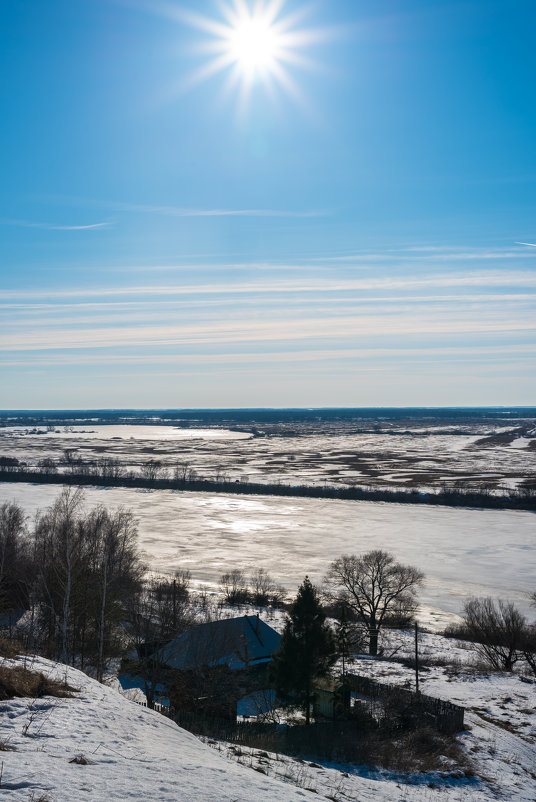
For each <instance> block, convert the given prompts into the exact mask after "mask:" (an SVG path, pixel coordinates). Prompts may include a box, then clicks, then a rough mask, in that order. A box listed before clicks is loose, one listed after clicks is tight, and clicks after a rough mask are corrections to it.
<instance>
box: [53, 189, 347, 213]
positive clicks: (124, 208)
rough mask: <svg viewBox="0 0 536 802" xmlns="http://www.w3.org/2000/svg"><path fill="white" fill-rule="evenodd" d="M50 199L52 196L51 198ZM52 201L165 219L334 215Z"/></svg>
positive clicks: (73, 199)
mask: <svg viewBox="0 0 536 802" xmlns="http://www.w3.org/2000/svg"><path fill="white" fill-rule="evenodd" d="M49 197H50V196H49ZM51 200H60V201H62V202H68V203H75V204H77V205H80V206H91V207H94V206H100V207H104V208H106V209H110V210H112V211H115V212H134V213H141V214H157V215H162V216H164V217H291V218H309V217H312V218H314V217H328V216H330V215H331V214H332V212H331V211H327V210H305V211H293V210H287V209H226V208H216V209H200V208H192V207H188V206H169V205H165V204H164V205H161V204H150V203H124V202H122V201H110V200H101V199H92V198H77V197H69V196H64V195H61V196H58V195H56V196H52V197H51Z"/></svg>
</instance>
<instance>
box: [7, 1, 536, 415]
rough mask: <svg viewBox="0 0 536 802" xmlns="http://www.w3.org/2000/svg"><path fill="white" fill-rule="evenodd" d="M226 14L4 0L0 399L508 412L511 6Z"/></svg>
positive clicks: (519, 75)
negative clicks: (231, 51) (277, 64)
mask: <svg viewBox="0 0 536 802" xmlns="http://www.w3.org/2000/svg"><path fill="white" fill-rule="evenodd" d="M242 2H244V0H242ZM229 5H231V3H230V2H224V1H222V2H221V3H217V2H210V1H208V0H207V2H202V0H197V2H195V3H194V2H186V0H185V2H175V0H162V2H160V0H151V2H148V0H147V2H145V0H122V1H121V2H119V0H77V2H72V0H48V2H47V3H27V2H22V0H13V2H10V3H5V4H4V5H3V7H2V19H1V29H0V37H1V41H0V82H1V86H2V109H3V114H2V117H3V122H2V126H1V128H0V146H1V147H0V153H1V159H2V169H1V175H2V181H1V182H0V237H1V243H2V247H1V255H0V271H1V277H0V319H1V321H2V322H1V326H0V369H1V372H2V377H3V380H2V382H1V384H0V407H1V408H38V407H39V408H69V407H73V408H76V407H85V408H91V407H225V406H228V407H241V406H373V405H379V406H406V405H437V406H443V405H445V406H447V405H448V406H450V405H473V404H474V405H500V404H506V405H508V404H530V403H534V398H535V393H534V390H535V385H536V378H535V377H536V370H535V367H536V366H535V359H534V354H535V350H534V346H535V341H536V336H535V334H536V314H535V307H536V304H535V297H536V247H532V246H531V245H520V244H518V243H520V242H526V243H536V199H535V190H536V146H535V142H536V103H535V99H536V98H535V94H536V92H535V84H534V75H535V74H536V52H535V48H534V46H533V42H534V30H535V23H536V7H535V6H534V3H533V2H532V1H531V2H529V1H528V0H524V1H521V0H508V2H506V1H503V2H495V1H494V0H480V1H479V2H470V1H469V0H468V1H467V2H443V0H433V2H432V0H428V2H425V1H424V0H389V1H388V0H374V2H372V0H370V1H369V2H360V1H359V0H317V2H313V3H305V2H302V1H301V0H287V2H282V3H280V6H281V7H280V9H279V12H278V15H277V17H276V23H279V22H280V21H282V20H283V21H284V20H289V21H290V23H291V24H290V29H291V31H292V32H293V33H295V34H296V35H295V42H294V43H293V44H292V46H289V50H290V51H291V52H290V55H291V57H292V61H291V62H284V64H283V66H284V69H285V72H286V76H287V79H288V81H287V83H284V84H283V83H280V82H279V81H277V80H275V79H274V78H273V77H272V78H270V76H268V75H267V74H265V73H264V72H263V71H260V72H259V73H258V74H256V77H255V80H254V81H253V83H252V86H251V87H250V91H249V94H248V96H247V97H246V98H245V97H244V95H243V93H241V91H240V87H239V86H238V87H237V86H234V87H233V86H231V77H232V76H233V75H235V74H237V75H238V76H239V77H240V67H238V68H235V71H234V72H233V68H229V67H226V68H224V69H222V70H220V71H217V72H214V73H213V74H210V75H208V76H206V77H205V78H204V79H202V74H203V73H206V72H207V71H209V66H210V64H211V61H212V59H213V58H214V51H213V45H214V42H215V41H216V40H215V37H214V35H213V34H212V33H210V31H208V30H206V29H204V28H203V27H202V26H201V27H200V25H198V24H197V23H196V19H194V18H193V17H192V14H193V13H195V14H197V15H202V16H203V17H204V18H205V19H208V20H211V21H216V22H218V21H219V22H222V21H224V19H225V7H228V6H229ZM249 8H250V11H252V12H253V9H254V5H253V4H249ZM194 23H195V24H194Z"/></svg>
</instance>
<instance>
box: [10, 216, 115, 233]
mask: <svg viewBox="0 0 536 802" xmlns="http://www.w3.org/2000/svg"><path fill="white" fill-rule="evenodd" d="M0 225H2V226H15V227H17V228H40V229H43V230H44V231H91V230H95V229H99V228H110V227H111V225H112V224H111V223H110V222H104V223H88V224H83V225H76V226H67V225H62V224H60V223H39V222H35V221H33V220H12V219H11V218H9V217H2V218H0Z"/></svg>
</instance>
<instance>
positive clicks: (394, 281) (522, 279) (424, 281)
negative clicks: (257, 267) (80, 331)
mask: <svg viewBox="0 0 536 802" xmlns="http://www.w3.org/2000/svg"><path fill="white" fill-rule="evenodd" d="M475 286H486V287H487V286H495V287H497V286H500V287H503V286H504V287H512V286H522V287H536V273H533V272H529V271H526V272H517V273H514V272H513V271H503V272H495V273H469V274H459V275H455V276H453V275H449V274H444V275H438V276H423V277H416V278H393V277H385V278H363V279H348V280H345V279H331V280H322V281H310V282H307V283H304V282H303V281H298V280H294V279H293V280H288V281H279V282H271V283H260V282H259V283H251V282H248V283H236V284H229V283H227V284H196V285H186V286H177V285H165V286H158V285H152V286H151V285H145V286H134V287H132V286H131V287H115V288H104V287H102V288H97V289H70V290H63V289H60V290H30V291H27V290H26V289H20V290H0V292H1V293H2V295H3V297H4V298H6V299H7V298H76V297H79V298H86V297H94V298H97V297H100V298H104V297H115V296H133V295H153V296H161V295H211V294H213V295H229V294H248V293H249V294H252V295H253V294H259V293H289V292H299V293H314V292H321V293H325V292H348V291H353V290H356V291H357V290H379V289H387V290H388V289H406V288H418V287H475Z"/></svg>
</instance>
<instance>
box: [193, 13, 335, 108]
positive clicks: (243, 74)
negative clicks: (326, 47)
mask: <svg viewBox="0 0 536 802" xmlns="http://www.w3.org/2000/svg"><path fill="white" fill-rule="evenodd" d="M219 5H220V9H221V17H222V18H221V19H220V20H217V19H213V18H210V17H205V16H201V15H199V14H190V13H188V14H182V15H181V17H182V20H183V21H186V22H188V23H189V24H190V25H192V26H194V27H196V28H198V29H201V30H203V31H204V32H205V33H207V34H210V37H208V38H207V40H206V41H205V42H204V43H203V44H202V45H201V47H200V49H201V50H202V52H203V53H204V54H205V57H206V56H208V61H205V63H204V64H203V65H202V66H201V67H200V68H199V69H198V70H197V72H195V73H194V74H193V75H192V76H191V81H190V83H197V82H199V81H201V80H205V79H207V78H209V77H211V76H212V75H215V74H216V73H218V72H226V73H227V85H226V88H227V89H228V90H232V89H235V90H238V91H239V94H240V95H241V99H242V101H245V100H246V99H247V97H248V96H249V94H250V92H251V90H252V88H253V86H254V85H256V84H259V83H262V84H263V85H265V86H266V87H268V88H273V87H274V86H276V85H277V86H279V87H281V88H283V89H285V90H286V91H287V92H289V93H291V94H292V95H294V96H295V97H296V98H301V93H300V91H299V89H298V86H297V85H296V83H295V81H294V80H293V78H292V76H291V74H290V68H292V67H300V68H303V67H311V66H313V63H312V62H311V61H310V59H308V58H307V57H306V56H305V55H304V53H303V48H304V47H305V46H307V45H309V44H310V43H311V42H313V41H315V40H318V38H319V36H320V32H319V31H313V30H311V29H309V30H305V29H304V28H302V27H300V25H301V23H302V22H303V18H304V11H303V9H302V10H298V12H294V13H292V14H290V13H285V0H257V2H247V0H222V2H220V4H219Z"/></svg>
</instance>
